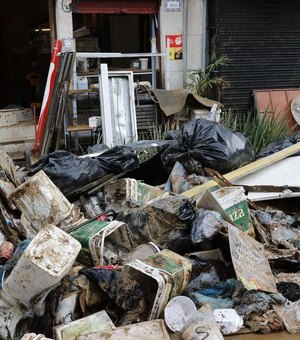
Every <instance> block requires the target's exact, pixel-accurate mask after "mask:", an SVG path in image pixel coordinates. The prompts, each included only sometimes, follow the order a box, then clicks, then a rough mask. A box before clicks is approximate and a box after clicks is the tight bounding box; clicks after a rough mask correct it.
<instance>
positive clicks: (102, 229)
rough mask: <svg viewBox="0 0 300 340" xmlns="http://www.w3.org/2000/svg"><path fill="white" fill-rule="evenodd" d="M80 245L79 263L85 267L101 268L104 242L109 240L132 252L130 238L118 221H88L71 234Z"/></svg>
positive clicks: (126, 228) (126, 229) (125, 226)
mask: <svg viewBox="0 0 300 340" xmlns="http://www.w3.org/2000/svg"><path fill="white" fill-rule="evenodd" d="M70 234H71V236H73V237H74V238H75V239H76V240H78V241H79V242H80V243H81V245H82V250H81V252H80V254H79V261H80V262H82V263H83V264H85V265H89V266H90V265H92V266H93V265H95V266H102V265H103V264H104V263H103V251H104V242H105V240H109V241H110V242H112V243H113V244H115V245H118V246H121V247H123V248H125V249H126V250H128V251H130V250H132V242H131V237H130V235H129V231H128V227H127V225H126V224H125V223H123V222H119V221H112V222H108V221H101V220H98V219H97V218H95V219H93V220H90V221H88V222H86V223H84V224H82V225H81V226H79V227H78V228H77V229H75V230H73V231H72V232H71V233H70Z"/></svg>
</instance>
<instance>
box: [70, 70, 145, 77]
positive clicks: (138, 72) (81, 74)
mask: <svg viewBox="0 0 300 340" xmlns="http://www.w3.org/2000/svg"><path fill="white" fill-rule="evenodd" d="M109 71H132V73H133V75H145V74H152V70H151V69H147V70H141V69H136V68H123V69H117V70H114V69H111V70H108V72H109ZM98 75H99V72H97V71H93V72H77V76H78V77H97V76H98Z"/></svg>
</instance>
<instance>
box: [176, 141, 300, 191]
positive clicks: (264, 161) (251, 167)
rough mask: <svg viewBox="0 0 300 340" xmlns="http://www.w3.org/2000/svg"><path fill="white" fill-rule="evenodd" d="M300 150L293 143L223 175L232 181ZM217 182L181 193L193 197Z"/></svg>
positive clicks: (298, 146) (298, 144)
mask: <svg viewBox="0 0 300 340" xmlns="http://www.w3.org/2000/svg"><path fill="white" fill-rule="evenodd" d="M297 152H300V143H297V144H294V145H292V146H290V147H288V148H286V149H283V150H281V151H279V152H276V153H274V154H273V155H270V156H268V157H264V158H261V159H259V160H257V161H255V162H252V163H250V164H247V165H245V166H243V167H241V168H239V169H236V170H234V171H231V172H229V173H228V174H226V175H224V177H225V178H226V179H227V180H228V181H230V182H232V181H234V180H237V179H239V178H242V177H244V176H247V175H250V174H252V173H254V172H255V171H257V170H260V169H263V168H265V167H267V166H269V165H272V164H274V163H276V162H278V161H280V160H282V159H284V158H287V157H289V156H292V155H294V154H295V153H297ZM217 185H218V183H217V182H215V181H209V182H207V183H204V184H202V185H198V186H196V187H194V188H192V189H190V190H188V191H185V192H183V193H182V195H184V196H186V197H195V196H196V195H198V194H199V193H200V192H202V191H204V190H208V189H210V188H212V187H214V186H217Z"/></svg>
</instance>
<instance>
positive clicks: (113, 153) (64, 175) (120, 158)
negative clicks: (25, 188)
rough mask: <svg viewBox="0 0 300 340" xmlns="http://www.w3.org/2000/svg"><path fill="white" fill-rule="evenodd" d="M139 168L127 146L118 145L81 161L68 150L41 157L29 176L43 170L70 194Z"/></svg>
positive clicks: (135, 158) (32, 167) (61, 188)
mask: <svg viewBox="0 0 300 340" xmlns="http://www.w3.org/2000/svg"><path fill="white" fill-rule="evenodd" d="M138 165H139V162H138V159H137V157H136V156H135V155H134V152H133V150H132V149H131V148H129V147H128V146H116V147H114V148H112V149H109V150H107V151H105V152H104V153H103V154H102V155H100V156H98V157H95V158H91V157H85V158H80V157H78V156H76V155H74V154H72V153H70V152H68V151H63V150H58V151H55V152H53V153H51V154H48V155H45V156H43V157H41V158H40V160H39V161H38V162H36V163H35V164H33V165H32V166H31V168H30V171H29V175H30V176H32V175H34V174H36V173H37V172H38V171H40V170H43V171H44V172H45V173H46V174H47V175H48V176H49V178H50V179H51V180H52V181H53V183H54V184H55V185H56V186H57V187H58V188H59V189H60V190H61V191H62V193H63V194H65V195H67V194H69V193H71V192H73V191H74V190H76V189H79V188H81V187H83V186H84V185H86V184H88V183H92V182H94V181H96V180H97V179H100V178H101V177H103V176H105V175H107V174H110V173H122V172H126V171H129V170H133V169H135V168H137V167H138Z"/></svg>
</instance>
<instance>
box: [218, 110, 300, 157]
mask: <svg viewBox="0 0 300 340" xmlns="http://www.w3.org/2000/svg"><path fill="white" fill-rule="evenodd" d="M220 123H221V124H223V125H224V126H226V127H227V128H229V129H231V130H234V131H239V132H241V133H242V134H243V135H244V136H245V137H247V138H248V139H249V140H250V142H251V144H252V146H253V149H254V152H255V154H257V153H258V152H259V151H260V150H261V149H262V148H264V147H266V146H267V145H268V144H270V143H272V142H274V141H276V140H278V139H280V138H283V137H285V136H288V135H290V134H291V133H292V132H293V131H294V129H295V127H290V126H289V122H288V121H287V120H284V119H282V118H281V117H280V116H279V115H275V113H274V112H271V111H269V109H266V110H265V112H264V113H263V114H258V113H257V112H256V111H250V112H248V115H247V117H246V118H245V119H244V121H242V122H238V120H237V115H236V114H234V111H233V110H229V111H228V112H227V113H223V114H222V116H221V122H220Z"/></svg>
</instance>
